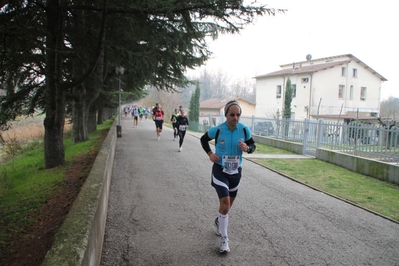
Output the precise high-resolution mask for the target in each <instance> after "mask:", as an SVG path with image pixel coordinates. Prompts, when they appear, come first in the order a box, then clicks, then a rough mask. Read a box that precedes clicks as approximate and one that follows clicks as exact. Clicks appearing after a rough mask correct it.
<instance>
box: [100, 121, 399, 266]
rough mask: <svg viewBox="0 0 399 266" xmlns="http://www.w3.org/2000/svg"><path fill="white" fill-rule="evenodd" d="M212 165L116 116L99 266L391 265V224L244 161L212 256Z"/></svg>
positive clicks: (146, 126)
mask: <svg viewBox="0 0 399 266" xmlns="http://www.w3.org/2000/svg"><path fill="white" fill-rule="evenodd" d="M211 166H212V164H211V162H210V161H209V158H208V156H207V155H206V154H205V152H204V151H203V150H202V147H201V145H200V142H199V138H198V137H197V136H193V135H191V134H187V135H186V138H185V140H184V144H183V151H182V152H178V143H177V141H173V132H172V130H171V129H170V128H167V127H165V128H164V131H163V132H162V135H161V140H160V141H157V140H156V134H155V125H154V123H153V121H150V120H147V121H142V122H140V123H139V126H138V127H137V128H133V122H132V119H131V118H129V119H128V118H124V117H122V138H118V140H117V143H116V150H115V161H114V167H113V172H112V181H111V190H110V195H109V203H108V217H107V224H106V232H105V236H104V245H103V252H102V260H101V265H118V266H120V265H126V266H127V265H378V266H379V265H399V224H397V223H394V222H391V221H389V220H387V219H384V218H382V217H380V216H378V215H374V214H372V213H370V212H367V211H365V210H363V209H360V208H357V207H356V206H353V205H351V204H348V203H346V202H344V201H341V200H339V199H336V198H334V197H330V196H328V195H326V194H324V193H322V192H319V191H316V190H313V189H311V188H309V187H307V186H304V185H302V184H300V183H297V182H294V181H292V180H290V179H288V178H285V177H284V176H282V175H279V174H278V173H275V172H273V171H270V170H268V169H266V168H264V167H262V166H260V165H258V164H256V163H253V162H251V161H249V160H245V161H244V162H243V177H242V180H241V184H240V189H239V193H238V196H237V199H236V201H235V202H234V206H233V208H232V209H231V212H230V214H229V238H230V249H231V252H230V253H229V254H227V256H226V255H225V256H223V255H220V254H219V252H218V248H219V238H218V237H217V236H216V235H215V233H214V228H213V224H212V223H213V220H214V218H215V215H216V213H217V210H218V199H217V196H216V192H215V191H214V189H213V188H212V187H211V185H210V180H211Z"/></svg>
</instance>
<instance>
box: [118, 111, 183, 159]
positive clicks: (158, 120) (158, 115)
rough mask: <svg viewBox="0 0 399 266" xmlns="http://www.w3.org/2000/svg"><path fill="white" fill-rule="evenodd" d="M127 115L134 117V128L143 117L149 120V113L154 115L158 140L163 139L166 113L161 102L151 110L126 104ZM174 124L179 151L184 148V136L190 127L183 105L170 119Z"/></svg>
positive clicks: (174, 133) (174, 135)
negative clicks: (162, 133)
mask: <svg viewBox="0 0 399 266" xmlns="http://www.w3.org/2000/svg"><path fill="white" fill-rule="evenodd" d="M124 113H125V117H127V116H128V115H129V114H131V115H132V117H133V128H135V127H137V126H138V123H139V120H140V121H141V120H142V119H143V117H144V118H145V119H146V120H147V117H148V115H149V114H150V115H151V116H152V120H154V122H155V129H156V134H157V140H158V141H159V140H161V132H162V126H163V122H164V116H165V113H164V111H163V110H162V107H161V105H160V104H159V103H156V104H155V107H154V108H153V109H152V110H150V109H147V108H145V107H142V106H137V105H133V106H130V107H129V106H125V108H124ZM170 122H172V125H173V140H174V141H176V140H178V141H179V152H181V151H182V150H183V148H182V145H183V141H184V136H185V135H186V130H187V128H188V124H189V122H188V118H187V117H186V115H185V112H184V109H183V106H179V108H176V109H175V110H174V113H173V114H172V117H171V119H170Z"/></svg>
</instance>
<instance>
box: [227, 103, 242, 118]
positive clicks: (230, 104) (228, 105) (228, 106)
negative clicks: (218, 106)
mask: <svg viewBox="0 0 399 266" xmlns="http://www.w3.org/2000/svg"><path fill="white" fill-rule="evenodd" d="M232 105H237V106H238V108H240V114H241V112H242V111H241V106H240V104H239V103H238V102H236V101H229V102H228V103H226V106H225V107H224V116H227V113H228V111H229V108H230V106H232Z"/></svg>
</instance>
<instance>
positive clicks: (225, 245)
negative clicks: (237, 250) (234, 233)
mask: <svg viewBox="0 0 399 266" xmlns="http://www.w3.org/2000/svg"><path fill="white" fill-rule="evenodd" d="M219 252H220V253H225V252H230V248H229V238H228V237H226V236H225V237H221V239H220V249H219Z"/></svg>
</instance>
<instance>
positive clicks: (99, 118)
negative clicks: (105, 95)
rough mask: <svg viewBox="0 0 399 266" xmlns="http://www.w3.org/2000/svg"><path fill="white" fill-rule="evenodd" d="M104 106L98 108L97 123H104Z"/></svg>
mask: <svg viewBox="0 0 399 266" xmlns="http://www.w3.org/2000/svg"><path fill="white" fill-rule="evenodd" d="M104 117H105V114H104V108H99V109H98V114H97V125H102V124H103V123H104V120H105V119H104Z"/></svg>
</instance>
